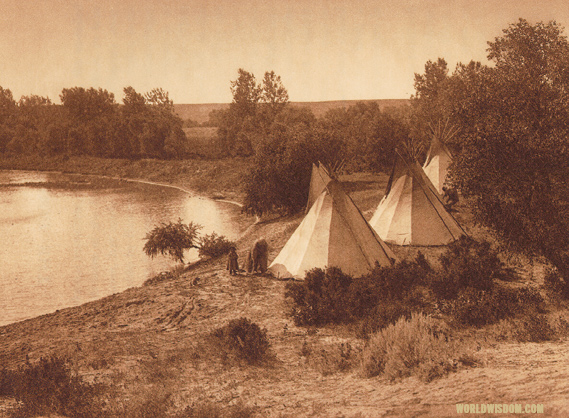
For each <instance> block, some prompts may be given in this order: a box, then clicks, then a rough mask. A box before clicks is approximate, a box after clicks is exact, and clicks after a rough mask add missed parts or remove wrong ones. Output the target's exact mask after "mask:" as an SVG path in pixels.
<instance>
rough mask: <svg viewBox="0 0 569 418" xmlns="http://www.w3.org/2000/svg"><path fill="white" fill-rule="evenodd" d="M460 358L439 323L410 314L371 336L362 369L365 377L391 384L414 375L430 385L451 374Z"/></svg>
mask: <svg viewBox="0 0 569 418" xmlns="http://www.w3.org/2000/svg"><path fill="white" fill-rule="evenodd" d="M461 354H462V353H461V350H459V347H458V345H457V344H455V343H453V342H452V340H450V338H449V335H448V333H447V331H446V329H445V326H444V324H443V323H442V322H439V321H436V320H434V319H433V318H431V317H429V316H425V315H423V314H412V316H411V319H409V320H408V319H405V318H401V319H399V320H398V321H397V322H396V323H395V324H393V325H390V326H388V327H386V328H384V329H382V330H381V331H379V332H377V333H376V334H374V335H372V336H371V338H370V339H369V341H368V343H367V345H366V347H365V348H364V351H363V359H362V368H363V372H364V374H365V375H366V376H368V377H372V376H377V375H379V374H383V375H384V376H386V377H387V378H389V379H390V380H394V379H397V378H403V377H407V376H411V375H418V376H419V377H420V378H421V379H423V380H426V381H430V380H433V379H435V378H437V377H440V376H443V375H445V374H447V373H449V372H451V371H453V370H455V369H456V367H457V366H458V363H459V362H460V357H461Z"/></svg>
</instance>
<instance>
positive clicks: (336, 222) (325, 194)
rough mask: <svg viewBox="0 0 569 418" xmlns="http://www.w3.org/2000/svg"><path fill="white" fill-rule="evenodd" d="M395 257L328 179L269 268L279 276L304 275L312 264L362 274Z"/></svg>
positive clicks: (338, 185)
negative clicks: (376, 264)
mask: <svg viewBox="0 0 569 418" xmlns="http://www.w3.org/2000/svg"><path fill="white" fill-rule="evenodd" d="M395 260H396V257H395V255H394V254H393V252H392V251H391V249H390V248H389V247H388V246H387V245H386V244H385V243H384V242H383V241H381V239H380V238H379V237H378V236H377V234H376V233H375V232H374V231H373V229H372V228H371V227H370V225H369V224H368V223H367V222H366V220H365V219H364V217H363V215H362V214H361V212H360V211H359V210H358V208H357V207H356V205H355V204H354V202H353V201H352V199H350V197H349V196H348V195H347V194H346V193H344V191H343V190H342V188H341V186H340V184H339V183H338V182H337V181H336V180H333V179H330V181H329V182H328V184H327V185H326V187H325V188H324V190H323V191H322V193H320V195H319V196H318V198H317V199H316V201H315V202H314V204H313V205H312V206H311V208H310V210H309V212H308V214H307V215H306V216H305V217H304V219H303V221H302V222H301V224H300V225H299V226H298V228H297V229H296V231H294V233H293V234H292V236H291V237H290V238H289V240H288V241H287V243H286V244H285V246H284V247H283V249H282V250H281V252H280V253H279V255H278V256H277V258H275V260H274V261H273V262H272V264H271V265H270V266H269V271H271V272H272V273H273V274H274V275H275V276H277V277H281V278H284V277H294V278H298V279H303V278H304V276H305V273H306V272H307V271H308V270H310V269H313V268H315V267H320V268H325V267H339V268H341V269H342V271H343V272H345V273H348V274H350V275H353V276H362V275H364V274H366V273H368V272H369V271H370V270H371V269H372V268H373V267H374V266H375V263H376V262H377V263H379V264H380V265H381V266H389V265H391V264H393V263H394V262H395Z"/></svg>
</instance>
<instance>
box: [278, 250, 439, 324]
mask: <svg viewBox="0 0 569 418" xmlns="http://www.w3.org/2000/svg"><path fill="white" fill-rule="evenodd" d="M424 263H426V262H424ZM424 263H423V261H422V260H421V259H420V257H419V258H418V259H417V260H415V261H412V262H407V261H403V262H401V263H398V264H396V265H395V266H393V267H379V266H378V267H376V268H375V269H373V271H372V272H371V273H370V274H368V275H366V276H363V277H359V278H357V279H353V278H352V277H351V276H349V275H347V274H344V273H342V271H341V270H340V269H338V268H335V267H331V268H328V269H326V270H325V271H324V270H322V269H313V270H311V271H309V272H308V273H307V274H306V277H305V279H304V281H302V282H291V283H288V284H287V286H286V292H285V297H286V298H288V299H289V300H290V301H291V308H290V314H291V316H292V318H293V319H294V321H295V323H296V324H297V325H324V324H330V323H349V322H354V321H357V320H361V319H364V318H370V321H371V322H372V323H370V324H367V325H365V326H364V328H362V329H368V328H370V327H371V329H374V330H375V329H377V328H378V327H382V326H385V325H387V324H389V323H391V322H393V321H394V320H396V319H397V318H399V316H401V315H408V314H410V312H412V311H416V310H421V309H423V308H425V305H426V303H425V300H424V298H423V297H422V292H420V291H417V289H419V288H420V287H421V286H422V284H423V283H424V282H425V280H426V277H427V275H428V274H429V271H430V266H428V264H424ZM372 317H373V318H372ZM373 323H375V325H374V324H373Z"/></svg>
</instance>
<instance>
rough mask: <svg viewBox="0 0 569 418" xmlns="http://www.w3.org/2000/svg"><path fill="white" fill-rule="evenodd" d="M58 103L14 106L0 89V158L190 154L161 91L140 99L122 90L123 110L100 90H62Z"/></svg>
mask: <svg viewBox="0 0 569 418" xmlns="http://www.w3.org/2000/svg"><path fill="white" fill-rule="evenodd" d="M145 96H146V97H147V98H146V97H145ZM60 99H61V103H62V104H61V105H55V104H53V103H52V102H51V100H50V99H49V98H47V97H41V96H36V95H31V96H22V97H21V98H20V100H19V101H18V102H16V101H15V100H14V99H13V97H12V93H11V92H10V90H7V89H3V88H2V87H0V152H9V153H12V154H38V155H58V154H64V155H67V156H69V155H92V156H97V157H119V158H142V157H154V158H181V157H183V156H185V155H187V154H188V153H189V150H188V149H186V145H185V143H186V141H185V135H184V132H183V130H182V121H181V120H180V118H179V117H178V116H176V115H175V113H174V108H173V104H172V101H171V100H170V98H169V96H168V93H167V92H165V91H164V90H162V89H154V90H152V91H151V92H149V93H146V95H143V94H140V93H137V92H136V91H135V90H134V88H132V87H126V88H125V89H124V99H123V103H124V105H122V106H121V105H119V104H117V103H116V102H115V97H114V95H113V94H112V93H110V92H108V91H107V90H104V89H101V88H99V89H95V88H88V89H86V88H83V87H72V88H65V89H63V90H62V92H61V95H60Z"/></svg>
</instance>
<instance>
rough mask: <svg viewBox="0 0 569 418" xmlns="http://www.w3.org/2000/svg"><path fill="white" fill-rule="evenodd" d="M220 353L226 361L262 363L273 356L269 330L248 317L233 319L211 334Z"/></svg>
mask: <svg viewBox="0 0 569 418" xmlns="http://www.w3.org/2000/svg"><path fill="white" fill-rule="evenodd" d="M211 337H212V340H213V342H214V346H215V348H216V350H217V353H218V355H221V357H222V358H223V359H224V360H226V361H230V362H231V361H236V362H241V361H245V362H246V363H248V364H260V363H263V362H265V361H267V360H269V359H270V358H271V354H270V351H269V349H270V342H269V339H268V338H267V330H265V329H261V328H260V327H259V325H257V324H255V323H254V322H251V320H249V319H247V318H239V319H233V320H231V321H229V323H228V324H227V325H225V326H223V327H221V328H218V329H216V330H215V331H213V333H212V334H211Z"/></svg>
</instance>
